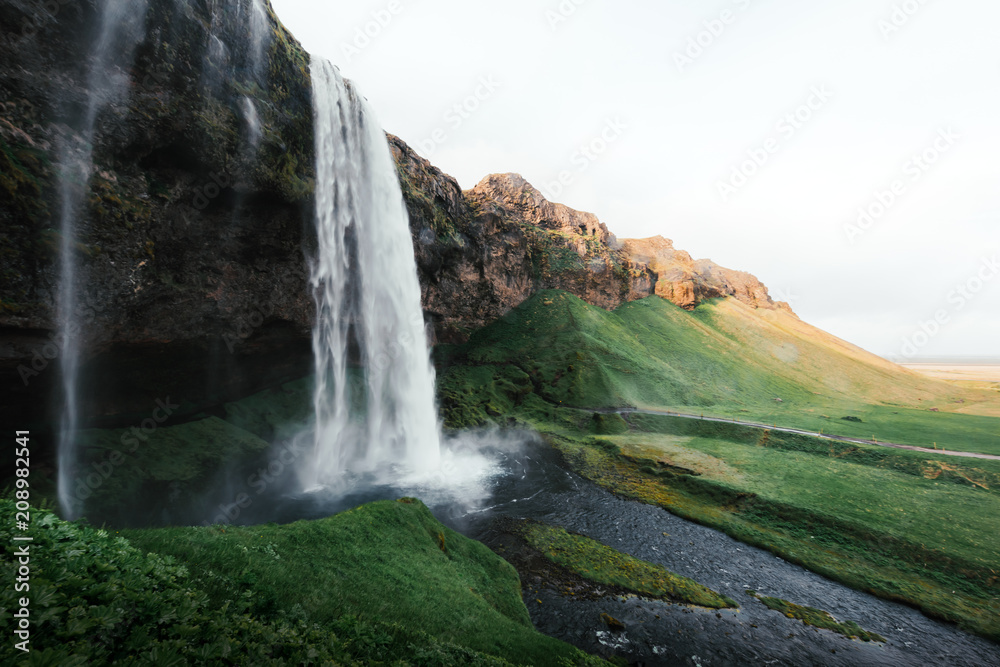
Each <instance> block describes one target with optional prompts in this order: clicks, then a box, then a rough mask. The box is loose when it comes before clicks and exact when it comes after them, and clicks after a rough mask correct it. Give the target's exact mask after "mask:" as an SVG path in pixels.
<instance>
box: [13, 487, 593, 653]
mask: <svg viewBox="0 0 1000 667" xmlns="http://www.w3.org/2000/svg"><path fill="white" fill-rule="evenodd" d="M15 509H16V508H15V503H14V501H13V500H12V499H0V519H2V520H3V521H2V525H0V538H2V540H0V541H2V543H3V546H0V552H3V555H4V557H3V558H2V559H0V571H2V574H3V575H4V576H5V577H7V578H8V580H9V581H14V579H15V576H16V572H15V570H16V569H17V567H18V559H17V557H16V556H15V550H16V549H17V548H18V547H19V546H21V544H24V543H16V542H14V541H13V532H14V531H13V528H12V527H13V526H14V525H15V522H14V518H15V517H14V514H15ZM31 515H32V522H31V528H30V530H29V532H28V535H30V536H31V537H32V538H33V541H32V542H30V543H28V544H30V547H29V548H30V549H31V552H30V553H31V589H30V591H29V592H27V593H15V591H14V590H13V587H12V586H6V587H4V589H3V592H2V594H0V608H2V609H4V610H5V612H13V611H14V610H15V609H18V608H20V604H19V603H18V597H19V595H27V596H28V597H29V598H30V607H29V609H30V610H31V649H32V652H31V653H30V654H22V653H20V652H19V651H17V650H16V649H15V648H14V646H13V644H14V642H13V641H9V642H5V644H4V647H3V648H2V649H0V663H3V664H5V665H14V664H32V665H62V666H67V665H84V664H102V665H103V664H119V665H151V664H156V665H201V664H211V665H216V664H240V665H290V664H296V665H299V664H324V665H327V664H340V665H383V664H385V665H389V664H391V665H427V666H438V665H483V666H486V665H492V666H495V667H502V666H503V665H512V664H538V665H580V664H604V663H603V662H602V661H600V660H598V659H597V658H593V657H592V656H588V655H586V654H583V653H581V652H580V651H578V650H576V649H574V648H572V647H571V646H569V645H567V644H564V643H562V642H559V641H557V640H555V639H551V638H549V637H546V636H544V635H542V634H540V633H538V632H536V631H535V630H534V628H533V627H532V625H531V622H530V620H529V619H528V613H527V610H526V609H525V607H524V604H523V603H522V602H521V596H520V585H519V581H518V578H517V574H516V572H515V571H514V569H513V567H511V566H510V565H508V564H507V563H506V562H504V561H503V560H502V559H500V558H499V557H498V556H496V555H494V554H493V552H491V551H490V550H489V549H487V548H486V547H485V546H483V545H482V544H479V543H478V542H474V541H472V540H469V539H467V538H464V537H462V536H460V535H458V534H456V533H454V532H452V531H450V530H448V529H447V528H445V527H444V526H443V525H441V524H440V523H438V522H437V521H436V520H435V519H434V518H433V517H432V516H431V514H430V512H429V511H428V510H427V508H426V507H425V506H424V505H422V504H421V503H419V502H418V501H409V500H404V501H399V502H393V501H383V502H378V503H372V504H369V505H364V506H362V507H358V508H356V509H354V510H351V511H349V512H345V513H342V514H339V515H337V516H334V517H330V518H328V519H323V520H319V521H300V522H297V523H295V524H291V525H287V526H275V525H268V526H257V527H249V528H233V527H225V528H222V527H213V528H167V529H155V530H143V531H121V533H115V532H113V531H105V530H97V529H94V528H91V527H89V526H87V525H81V524H76V523H69V522H64V521H61V520H60V519H58V518H57V517H56V516H55V515H54V514H52V513H51V512H48V511H45V510H40V509H35V508H32V510H31ZM18 534H21V533H18Z"/></svg>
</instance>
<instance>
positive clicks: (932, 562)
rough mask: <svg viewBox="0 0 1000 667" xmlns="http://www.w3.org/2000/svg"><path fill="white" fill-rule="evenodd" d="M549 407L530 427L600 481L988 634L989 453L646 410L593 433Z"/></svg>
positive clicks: (995, 540) (993, 491)
mask: <svg viewBox="0 0 1000 667" xmlns="http://www.w3.org/2000/svg"><path fill="white" fill-rule="evenodd" d="M557 410H558V411H559V412H561V413H562V418H561V419H560V420H559V422H557V423H556V425H552V420H551V419H548V420H546V421H536V422H534V423H535V425H536V426H537V427H538V428H539V430H540V431H542V432H543V434H545V435H546V437H547V439H548V440H549V442H551V443H552V444H553V445H554V446H556V447H557V448H558V449H559V450H560V451H561V452H562V454H563V456H564V457H565V460H566V461H567V463H568V465H569V466H570V467H571V468H573V469H574V470H576V471H577V472H578V473H579V474H581V475H583V476H584V477H586V478H588V479H591V480H592V481H594V482H595V483H597V484H598V485H600V486H602V487H604V488H606V489H608V490H609V491H612V492H614V493H616V494H618V495H621V496H624V497H628V498H634V499H636V500H640V501H643V502H646V503H649V504H652V505H658V506H661V507H663V508H665V509H667V510H669V511H670V512H672V513H674V514H677V515H678V516H681V517H684V518H686V519H689V520H693V521H696V522H698V523H702V524H705V525H708V526H712V527H714V528H717V529H719V530H722V531H724V532H726V533H728V534H729V535H731V536H732V537H734V538H736V539H738V540H741V541H743V542H746V543H748V544H752V545H755V546H759V547H762V548H765V549H768V550H770V551H772V552H774V553H776V554H779V555H780V556H782V557H783V558H785V559H786V560H789V561H791V562H794V563H798V564H800V565H802V566H804V567H807V568H809V569H811V570H813V571H815V572H818V573H820V574H823V575H824V576H827V577H830V578H832V579H835V580H837V581H840V582H843V583H845V584H847V585H849V586H852V587H854V588H857V589H859V590H863V591H867V592H871V593H874V594H876V595H879V596H881V597H884V598H887V599H891V600H897V601H901V602H905V603H907V604H910V605H914V606H917V607H919V608H920V609H922V610H924V611H925V612H927V613H928V614H930V615H932V616H935V617H937V618H942V619H946V620H949V621H952V622H955V623H958V624H960V625H961V626H962V627H964V628H966V629H968V630H972V631H974V632H977V633H979V634H982V635H983V636H986V637H990V638H992V639H994V640H997V639H998V638H1000V615H998V613H1000V603H998V602H997V596H998V595H1000V579H998V573H997V571H996V563H997V562H998V560H1000V536H998V535H997V532H996V530H994V528H993V526H994V524H995V523H996V516H997V513H998V512H1000V463H998V462H996V461H973V460H971V459H956V458H955V457H947V456H938V457H934V456H928V455H926V454H919V453H916V452H909V451H903V450H889V449H884V448H879V447H875V446H864V445H852V444H846V443H834V442H830V441H826V440H822V439H819V438H812V437H808V436H801V435H791V434H783V433H777V432H772V431H760V430H755V429H749V428H747V427H742V426H735V425H731V424H718V423H713V422H700V421H694V420H688V419H681V418H677V417H663V416H651V415H632V416H631V417H630V419H629V423H626V428H625V429H624V430H622V429H614V430H616V431H618V432H617V433H615V434H610V435H600V436H598V437H595V436H594V435H592V433H593V432H594V431H607V430H608V429H606V428H605V426H606V424H602V423H598V422H597V421H596V420H594V419H592V417H591V415H589V414H587V413H583V412H581V411H575V410H569V409H566V408H558V409H557ZM588 431H589V432H590V434H588Z"/></svg>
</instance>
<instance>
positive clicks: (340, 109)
mask: <svg viewBox="0 0 1000 667" xmlns="http://www.w3.org/2000/svg"><path fill="white" fill-rule="evenodd" d="M310 69H311V74H312V86H313V106H314V114H315V143H316V233H317V242H318V251H317V256H316V258H315V259H314V261H313V262H312V266H311V287H312V289H313V295H314V299H315V303H316V324H315V326H314V328H313V336H312V340H313V353H314V359H315V371H316V386H315V390H314V408H315V432H314V436H313V437H314V446H315V452H314V457H313V458H312V460H310V461H308V462H307V464H306V465H307V468H306V470H304V471H303V473H304V474H303V477H304V481H305V483H306V486H307V488H309V487H315V486H324V485H331V484H336V483H337V480H338V479H340V478H341V475H343V474H344V473H372V472H377V471H384V470H390V469H392V470H395V471H397V472H400V471H406V472H415V473H422V472H428V471H431V470H436V469H437V468H438V466H439V465H440V459H441V444H440V443H441V436H440V428H439V425H438V422H437V411H436V406H435V401H434V370H433V367H432V366H431V364H430V355H429V351H428V345H427V336H426V331H425V329H424V322H423V315H422V312H421V306H420V284H419V282H418V280H417V272H416V263H415V261H414V256H413V245H412V241H411V237H410V229H409V220H408V216H407V212H406V206H405V204H404V202H403V196H402V192H401V191H400V187H399V181H398V177H397V174H396V169H395V165H394V163H393V159H392V155H391V153H390V152H389V146H388V143H387V141H386V137H385V134H384V133H383V131H382V129H381V128H380V127H379V124H378V123H377V121H376V120H375V116H374V114H373V113H372V111H371V109H370V108H369V106H368V103H367V102H366V101H365V100H364V99H363V98H362V97H361V96H360V95H359V94H358V93H357V91H356V90H355V89H354V87H353V86H352V85H351V84H350V83H348V82H346V81H345V80H344V79H343V78H342V77H341V75H340V72H339V71H338V70H337V69H336V68H334V67H333V65H331V64H330V63H329V62H327V61H326V60H323V59H319V58H316V57H314V58H313V60H312V63H311V66H310ZM354 360H356V361H357V362H358V363H359V364H360V369H359V370H356V369H352V368H349V366H350V365H351V362H352V361H354Z"/></svg>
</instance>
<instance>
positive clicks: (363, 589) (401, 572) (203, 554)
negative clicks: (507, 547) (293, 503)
mask: <svg viewBox="0 0 1000 667" xmlns="http://www.w3.org/2000/svg"><path fill="white" fill-rule="evenodd" d="M123 534H124V535H126V536H127V537H128V538H129V540H130V541H131V542H133V543H134V544H136V545H138V546H140V547H141V548H143V549H147V550H149V551H153V552H157V553H163V554H168V555H171V556H174V557H175V558H177V559H178V560H179V561H181V562H184V563H185V564H187V566H188V568H189V569H190V571H191V576H192V579H193V580H194V581H195V582H197V584H198V585H199V586H200V587H202V588H203V590H204V591H205V592H206V593H207V595H208V597H209V599H210V600H211V602H212V603H213V604H221V603H222V602H223V601H224V600H226V599H228V598H229V597H230V596H232V595H233V592H234V591H249V593H250V601H251V603H252V604H251V607H250V611H251V613H253V614H254V615H256V616H259V617H260V618H263V619H269V618H272V617H280V616H281V615H283V614H290V613H293V612H296V611H298V612H299V613H304V614H305V615H307V616H308V618H309V619H310V620H312V621H315V622H317V623H319V624H321V625H322V624H325V623H328V622H333V621H335V620H336V619H338V618H342V617H345V616H349V617H356V618H358V619H361V620H362V621H365V622H368V623H375V622H377V623H389V624H398V625H400V626H403V627H407V628H413V629H419V630H420V631H421V632H424V633H427V634H428V635H430V636H432V637H434V638H435V640H436V641H440V642H445V643H448V644H454V645H458V646H462V647H465V648H468V649H470V650H474V651H477V652H482V653H486V654H490V655H494V656H502V657H503V658H504V659H506V660H510V661H511V662H515V663H525V664H538V665H550V664H559V662H560V661H562V660H569V661H571V662H572V663H573V664H577V663H580V664H582V663H585V662H586V661H587V660H590V659H591V658H590V657H589V656H586V655H585V654H582V653H581V652H579V651H577V650H576V649H573V648H572V647H570V646H569V645H567V644H564V643H562V642H559V641H557V640H555V639H551V638H549V637H546V636H544V635H542V634H540V633H538V632H536V631H535V630H534V628H533V627H532V625H531V621H530V619H529V618H528V613H527V610H526V608H525V607H524V604H523V602H522V601H521V597H520V583H519V580H518V576H517V573H516V571H515V570H514V568H513V567H512V566H510V565H509V564H508V563H506V562H505V561H503V560H502V559H500V557H498V556H496V555H495V554H494V553H493V552H492V551H490V550H489V549H488V548H487V547H485V546H484V545H482V544H480V543H478V542H475V541H472V540H469V539H467V538H465V537H462V536H461V535H459V534H458V533H455V532H454V531H452V530H450V529H448V528H446V527H444V526H443V525H442V524H440V523H439V522H438V521H437V520H436V519H434V517H433V516H432V515H431V513H430V512H429V511H428V510H427V508H426V507H425V506H424V505H423V504H422V503H420V502H419V501H406V502H403V501H399V502H392V501H382V502H376V503H371V504H369V505H365V506H362V507H359V508H356V509H353V510H349V511H347V512H343V513H341V514H338V515H336V516H333V517H330V518H328V519H322V520H319V521H300V522H296V523H293V524H290V525H284V526H276V525H265V526H256V527H247V528H239V527H212V528H161V529H151V530H132V531H123ZM594 662H595V664H597V662H598V661H596V659H594Z"/></svg>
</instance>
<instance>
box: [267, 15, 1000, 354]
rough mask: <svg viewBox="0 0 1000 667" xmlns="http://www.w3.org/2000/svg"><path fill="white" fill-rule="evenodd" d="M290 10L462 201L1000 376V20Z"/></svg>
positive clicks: (311, 46) (826, 326)
mask: <svg viewBox="0 0 1000 667" xmlns="http://www.w3.org/2000/svg"><path fill="white" fill-rule="evenodd" d="M272 5H273V7H274V9H275V12H276V14H277V16H278V17H279V19H281V21H282V22H283V23H284V24H285V26H286V27H287V28H288V29H289V30H290V31H291V32H292V34H293V35H295V37H296V38H297V39H299V40H300V41H301V42H302V44H303V46H304V47H305V48H307V49H308V50H310V51H311V52H312V53H314V54H317V55H321V56H325V57H327V58H328V59H330V60H331V61H332V62H333V63H334V64H335V65H337V66H338V67H339V68H340V69H341V70H342V71H343V73H344V75H345V76H347V77H348V78H350V79H352V81H353V82H354V83H355V84H356V85H357V86H358V87H359V89H360V90H361V91H362V92H363V94H365V95H366V97H368V99H369V101H370V102H371V104H372V106H373V107H374V108H375V111H376V113H377V114H378V116H379V119H380V122H381V123H382V125H383V127H384V128H385V129H386V131H388V132H391V133H393V134H396V135H397V136H399V137H400V138H401V139H403V140H404V141H405V142H406V143H408V144H409V145H410V146H411V147H413V149H414V150H415V151H416V152H417V153H418V154H420V155H421V156H422V157H424V158H427V159H428V160H430V162H431V163H432V164H434V165H435V166H436V167H438V168H440V169H441V170H442V171H443V172H445V173H447V174H451V175H452V176H454V177H455V178H456V179H457V181H458V182H459V184H460V186H461V187H462V188H463V189H469V188H471V187H473V186H474V185H475V184H476V183H478V182H479V180H481V179H482V178H483V177H485V176H487V175H488V174H491V173H504V172H516V173H518V174H521V175H522V176H523V177H524V178H525V179H527V180H528V181H529V182H531V183H532V184H533V185H534V186H535V187H536V188H538V189H539V190H540V191H541V192H542V194H543V195H545V196H546V198H547V199H550V200H551V201H554V202H558V203H562V204H565V205H567V206H570V207H571V208H574V209H577V210H584V211H589V212H592V213H594V214H595V215H597V216H598V217H599V218H600V219H601V221H602V222H603V223H605V224H606V225H607V226H608V228H609V230H611V231H612V233H614V234H616V235H617V236H619V237H621V238H647V237H650V236H656V235H661V236H664V237H666V238H669V239H672V240H673V241H674V242H675V245H676V247H677V248H679V249H683V250H686V251H688V252H690V253H691V255H692V256H693V257H699V258H710V259H712V260H713V261H715V262H716V263H718V264H720V265H722V266H726V267H729V268H732V269H737V270H742V271H747V272H749V273H752V274H753V275H755V276H757V277H759V278H760V279H761V281H762V282H764V284H766V285H767V286H768V288H769V290H770V292H771V295H772V297H773V298H774V299H775V300H780V301H787V302H789V303H790V304H791V306H792V308H793V309H794V310H795V312H796V313H797V314H799V315H800V316H801V317H802V319H803V320H805V321H807V322H809V323H810V324H813V325H815V326H817V327H819V328H821V329H823V330H825V331H828V332H830V333H832V334H834V335H836V336H838V337H840V338H843V339H845V340H847V341H850V342H852V343H853V344H855V345H858V346H859V347H862V348H864V349H865V350H868V351H870V352H872V353H874V354H877V355H879V356H882V357H884V358H892V357H900V358H904V359H907V360H910V361H916V360H918V359H921V358H934V357H942V356H944V357H947V356H954V355H958V354H964V355H973V356H977V357H984V358H995V357H997V352H996V344H995V342H994V338H995V335H991V333H990V332H991V330H992V331H996V330H998V329H1000V315H998V313H1000V290H998V289H997V288H996V283H997V282H1000V281H998V280H993V278H994V277H996V275H997V274H998V273H1000V269H998V268H997V266H998V265H997V261H996V260H997V255H998V253H1000V237H998V235H997V234H996V232H995V229H996V223H997V222H998V221H1000V194H998V193H996V192H995V188H994V187H993V185H992V182H991V180H990V179H989V174H990V172H991V166H992V162H993V157H992V156H993V155H994V154H996V153H997V152H998V151H1000V128H996V127H995V123H994V122H993V121H992V119H993V118H995V117H996V115H997V114H998V113H1000V95H998V94H996V93H995V92H993V91H992V90H990V89H989V87H988V86H987V85H986V82H987V81H989V78H988V77H989V76H990V74H991V73H992V72H995V70H996V66H997V65H998V64H1000V45H998V44H996V43H995V40H993V39H992V37H991V35H990V31H989V26H990V25H992V24H993V23H994V20H993V19H1000V6H995V5H991V4H989V3H986V2H983V1H976V2H968V3H964V5H962V6H953V5H941V4H918V5H917V10H916V11H915V12H913V13H911V14H907V13H903V14H900V13H899V11H902V10H898V7H897V6H898V3H896V2H893V1H891V0H890V1H887V2H880V3H876V5H875V6H872V5H871V3H862V2H861V1H860V0H850V1H849V2H847V3H842V4H840V5H837V6H835V7H829V6H820V7H802V6H799V5H796V4H794V3H792V2H791V1H790V0H771V1H769V2H759V1H756V2H755V1H753V0H733V1H731V2H720V3H718V4H717V5H716V6H714V7H711V8H704V7H702V8H699V7H692V6H688V5H681V4H680V3H670V4H667V5H660V4H654V3H651V2H646V1H641V2H633V3H629V4H628V5H627V6H617V5H616V6H615V7H611V6H609V5H606V4H603V3H598V2H592V1H590V2H588V1H586V0H563V2H556V1H555V0H553V1H551V2H547V3H545V4H544V5H543V6H540V7H539V6H536V5H534V4H530V3H527V2H525V1H524V0H516V1H515V2H512V3H508V5H505V6H504V7H503V8H501V9H498V8H495V7H478V6H468V5H467V4H462V3H459V2H457V1H456V0H422V1H421V2H419V3H411V2H406V0H389V1H385V0H379V1H373V2H362V3H357V4H354V3H345V2H336V1H335V2H329V3H325V4H324V5H323V6H322V7H317V6H315V4H314V3H312V2H309V1H308V0H272ZM894 7H897V10H894ZM441 16H446V17H447V18H446V19H441V18H439V17H441ZM699 42H700V44H699ZM790 54H794V57H789V56H790ZM588 146H589V149H588ZM664 156H668V157H666V158H665V157H664ZM670 156H679V157H678V158H674V159H671V158H670ZM994 170H995V168H994ZM887 294H888V295H892V297H893V298H891V299H886V298H885V295H887Z"/></svg>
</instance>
